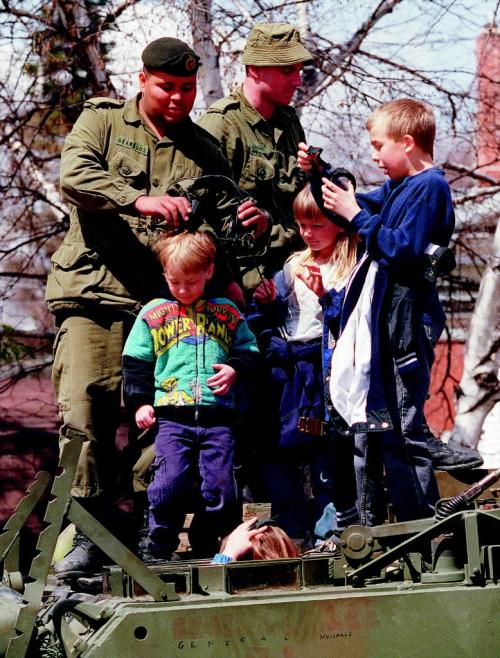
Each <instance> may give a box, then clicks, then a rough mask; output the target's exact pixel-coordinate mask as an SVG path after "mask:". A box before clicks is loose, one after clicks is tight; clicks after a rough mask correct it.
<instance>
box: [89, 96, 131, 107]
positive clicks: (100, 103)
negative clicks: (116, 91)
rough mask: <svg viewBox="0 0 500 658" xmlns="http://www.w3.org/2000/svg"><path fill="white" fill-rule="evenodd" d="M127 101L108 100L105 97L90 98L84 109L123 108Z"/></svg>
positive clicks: (119, 99)
mask: <svg viewBox="0 0 500 658" xmlns="http://www.w3.org/2000/svg"><path fill="white" fill-rule="evenodd" d="M124 105H125V101H124V100H123V99H121V98H107V97H105V96H102V97H97V98H89V99H88V100H87V101H85V103H84V104H83V107H123V106H124Z"/></svg>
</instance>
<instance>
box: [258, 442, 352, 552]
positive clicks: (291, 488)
mask: <svg viewBox="0 0 500 658" xmlns="http://www.w3.org/2000/svg"><path fill="white" fill-rule="evenodd" d="M346 449H347V450H348V451H349V453H350V455H351V456H352V447H351V444H350V440H349V439H348V440H346V439H344V438H343V437H335V438H332V437H331V436H323V437H318V438H316V439H315V440H314V441H312V442H311V443H310V444H309V445H307V446H304V447H303V448H302V449H301V450H299V451H297V450H286V449H281V448H278V449H277V450H275V451H274V452H270V453H268V455H267V457H266V461H264V462H263V464H262V476H263V479H264V482H265V485H266V486H267V490H268V492H269V497H270V499H271V505H272V514H273V515H274V514H276V515H278V521H277V522H278V525H279V526H280V527H281V528H283V530H285V532H286V533H287V534H288V535H289V536H290V537H292V538H295V539H304V538H305V539H308V538H309V537H310V536H311V535H312V534H315V531H314V530H313V529H314V527H315V524H316V523H317V522H318V521H319V520H320V519H322V517H323V514H324V511H325V509H326V508H327V507H329V506H330V507H331V506H332V503H333V505H334V507H335V510H336V518H335V521H334V522H332V525H331V527H330V528H329V530H330V531H333V530H335V529H336V528H337V523H339V524H340V525H342V526H344V525H348V524H349V523H357V522H358V519H357V515H356V510H355V507H354V502H355V495H356V491H355V489H356V485H355V482H354V473H353V472H352V471H351V470H350V469H348V468H347V469H346V468H344V465H345V463H346V456H345V453H346ZM301 464H307V465H308V466H309V474H310V483H311V488H312V493H313V495H314V501H313V505H312V509H309V506H308V503H307V501H306V498H305V495H304V485H303V481H302V478H301V474H300V467H301ZM351 473H352V477H351ZM349 513H350V514H351V515H352V516H349ZM347 518H349V523H348V522H347V520H346V519H347ZM325 530H327V529H326V528H325V527H324V526H323V527H322V533H324V532H325ZM327 534H328V533H327Z"/></svg>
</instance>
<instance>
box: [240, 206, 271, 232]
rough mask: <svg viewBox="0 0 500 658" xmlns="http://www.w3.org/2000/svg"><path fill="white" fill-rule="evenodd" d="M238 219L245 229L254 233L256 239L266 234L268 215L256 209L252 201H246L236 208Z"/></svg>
mask: <svg viewBox="0 0 500 658" xmlns="http://www.w3.org/2000/svg"><path fill="white" fill-rule="evenodd" d="M238 219H239V220H240V222H241V223H242V224H243V226H244V227H245V228H248V229H250V230H252V231H253V232H254V235H255V237H256V238H258V237H259V235H262V234H263V233H265V232H266V230H267V227H268V225H269V214H268V213H267V212H266V211H265V210H261V209H260V208H257V206H256V205H255V201H254V200H253V199H247V200H246V201H243V203H242V204H241V205H240V206H239V207H238Z"/></svg>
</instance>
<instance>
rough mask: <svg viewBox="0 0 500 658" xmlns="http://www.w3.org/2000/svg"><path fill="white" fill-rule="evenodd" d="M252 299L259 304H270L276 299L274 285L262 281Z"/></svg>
mask: <svg viewBox="0 0 500 658" xmlns="http://www.w3.org/2000/svg"><path fill="white" fill-rule="evenodd" d="M253 298H254V299H255V301H256V302H259V304H270V303H271V302H274V300H275V299H276V285H275V283H274V281H272V280H270V279H262V281H261V282H260V283H259V285H258V286H257V288H255V290H254V293H253Z"/></svg>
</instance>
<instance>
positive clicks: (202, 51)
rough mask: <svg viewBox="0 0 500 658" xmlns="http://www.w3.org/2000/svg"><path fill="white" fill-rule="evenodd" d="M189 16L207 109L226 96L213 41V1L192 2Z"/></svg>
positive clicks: (199, 79)
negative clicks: (199, 62)
mask: <svg viewBox="0 0 500 658" xmlns="http://www.w3.org/2000/svg"><path fill="white" fill-rule="evenodd" d="M189 14H190V18H191V21H190V22H191V33H192V36H193V49H194V50H195V52H196V53H197V54H198V55H199V56H200V58H201V63H202V66H201V67H200V69H199V71H198V82H199V85H200V88H201V90H202V93H203V97H204V99H205V107H206V108H207V107H209V106H210V105H211V104H212V103H214V102H215V101H216V100H218V99H219V98H222V97H223V96H224V92H223V91H222V81H221V77H220V70H219V54H218V52H217V48H216V47H215V44H214V42H213V39H212V0H191V2H190V3H189Z"/></svg>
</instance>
